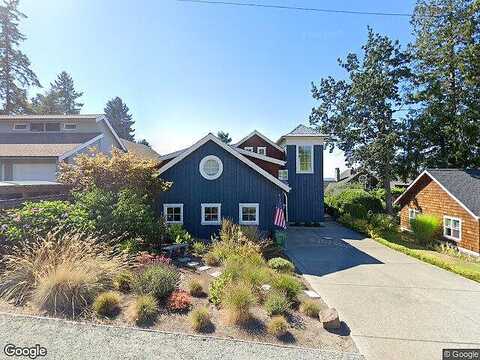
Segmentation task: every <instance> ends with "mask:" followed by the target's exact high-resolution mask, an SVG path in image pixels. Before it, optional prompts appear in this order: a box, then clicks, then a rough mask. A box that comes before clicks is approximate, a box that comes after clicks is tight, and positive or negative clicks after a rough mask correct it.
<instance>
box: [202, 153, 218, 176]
mask: <svg viewBox="0 0 480 360" xmlns="http://www.w3.org/2000/svg"><path fill="white" fill-rule="evenodd" d="M208 160H215V161H217V162H218V173H216V174H215V175H208V174H207V173H206V172H204V171H203V165H204V164H205V163H206V162H207V161H208ZM198 168H199V170H200V174H201V175H202V176H203V177H204V178H205V179H207V180H215V179H218V178H219V177H220V176H221V175H222V173H223V163H222V160H220V158H219V157H218V156H215V155H207V156H205V157H204V158H203V159H202V160H201V161H200V164H199V165H198Z"/></svg>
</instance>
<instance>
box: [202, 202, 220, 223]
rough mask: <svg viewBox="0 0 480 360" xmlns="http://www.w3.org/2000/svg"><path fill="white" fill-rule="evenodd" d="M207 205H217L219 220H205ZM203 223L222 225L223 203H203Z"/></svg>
mask: <svg viewBox="0 0 480 360" xmlns="http://www.w3.org/2000/svg"><path fill="white" fill-rule="evenodd" d="M206 207H216V208H218V220H217V221H206V220H205V208H206ZM200 223H201V224H202V225H220V224H221V223H222V204H219V203H202V218H201V222H200Z"/></svg>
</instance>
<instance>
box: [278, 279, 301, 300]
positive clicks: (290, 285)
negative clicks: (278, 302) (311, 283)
mask: <svg viewBox="0 0 480 360" xmlns="http://www.w3.org/2000/svg"><path fill="white" fill-rule="evenodd" d="M272 287H273V288H274V289H276V290H277V291H279V292H282V293H284V294H285V296H286V297H287V299H288V300H289V301H291V302H295V301H297V296H298V294H299V293H300V291H302V289H303V284H302V283H301V282H300V281H299V280H297V279H296V278H295V277H294V276H292V275H289V274H277V275H276V276H275V277H273V279H272Z"/></svg>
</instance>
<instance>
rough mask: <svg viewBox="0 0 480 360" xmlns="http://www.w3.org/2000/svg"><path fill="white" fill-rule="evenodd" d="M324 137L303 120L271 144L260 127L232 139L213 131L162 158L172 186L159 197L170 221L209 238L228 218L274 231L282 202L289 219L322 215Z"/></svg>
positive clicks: (303, 219)
mask: <svg viewBox="0 0 480 360" xmlns="http://www.w3.org/2000/svg"><path fill="white" fill-rule="evenodd" d="M324 139H325V136H323V135H321V134H319V133H317V132H316V131H315V130H314V129H311V128H309V127H306V126H304V125H299V126H298V127H296V128H295V129H294V130H293V131H291V132H290V133H288V134H285V135H283V136H282V137H281V138H280V139H279V140H278V141H277V142H273V141H272V140H270V139H268V138H267V137H265V136H264V135H262V134H261V133H259V132H258V131H254V132H252V133H251V134H249V135H248V136H246V137H245V138H243V139H242V140H241V141H239V142H238V143H236V144H234V145H227V144H225V143H223V142H222V141H221V140H220V139H218V138H217V137H216V136H214V135H212V134H208V135H207V136H205V137H203V138H202V139H200V140H199V141H198V142H196V143H195V144H193V145H192V146H190V147H189V148H187V149H183V150H180V151H176V152H174V153H171V154H167V155H164V156H162V157H161V158H160V160H161V163H160V167H159V173H160V175H161V177H162V178H163V179H165V180H167V181H171V182H172V183H173V184H172V187H171V189H170V190H169V191H168V192H165V193H162V194H161V195H160V196H159V198H158V199H157V201H156V205H157V210H158V212H159V213H161V214H162V215H163V216H164V217H165V219H166V222H167V223H169V224H183V226H184V227H185V228H186V229H187V230H188V231H189V232H190V233H191V234H192V235H194V236H196V237H200V238H210V236H211V235H212V234H214V233H215V232H217V231H218V230H219V228H220V224H221V220H222V219H223V218H229V219H232V220H233V221H234V222H236V223H239V224H241V225H251V226H256V227H258V228H259V229H260V230H262V231H269V232H270V231H273V230H274V229H275V225H274V214H275V210H276V207H277V206H278V204H279V202H281V203H282V204H283V205H284V206H285V216H286V219H287V222H289V223H297V224H302V223H318V222H321V221H323V216H324V212H323V143H324Z"/></svg>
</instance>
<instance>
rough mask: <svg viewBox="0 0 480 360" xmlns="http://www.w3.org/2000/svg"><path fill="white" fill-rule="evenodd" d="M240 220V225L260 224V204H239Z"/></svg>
mask: <svg viewBox="0 0 480 360" xmlns="http://www.w3.org/2000/svg"><path fill="white" fill-rule="evenodd" d="M238 208H239V210H238V220H239V221H238V222H239V224H240V225H258V224H259V219H258V217H259V214H258V204H252V203H248V204H247V203H243V204H239V206H238Z"/></svg>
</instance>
